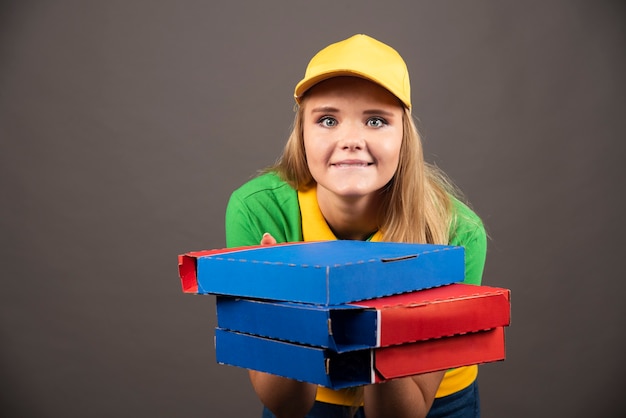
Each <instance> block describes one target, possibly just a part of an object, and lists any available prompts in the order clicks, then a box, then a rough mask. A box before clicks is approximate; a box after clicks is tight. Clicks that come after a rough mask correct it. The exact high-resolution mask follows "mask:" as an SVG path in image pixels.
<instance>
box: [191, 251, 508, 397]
mask: <svg viewBox="0 0 626 418" xmlns="http://www.w3.org/2000/svg"><path fill="white" fill-rule="evenodd" d="M464 272H465V266H464V249H463V248H462V247H456V246H446V245H431V244H405V243H389V242H363V241H347V240H340V241H324V242H308V243H290V244H279V245H274V246H263V247H261V246H254V247H239V248H230V249H219V250H210V251H198V252H191V253H186V254H182V255H179V273H180V278H181V282H182V288H183V292H185V293H193V294H212V295H216V308H217V328H216V330H215V352H216V359H217V362H218V363H220V364H228V365H233V366H238V367H243V368H246V369H253V370H258V371H263V372H268V373H273V374H276V375H280V376H285V377H289V378H293V379H297V380H301V381H305V382H310V383H316V384H318V385H322V386H325V387H328V388H332V389H339V388H344V387H351V386H359V385H364V384H370V383H377V382H382V381H385V380H389V379H393V378H398V377H405V376H411V375H415V374H420V373H425V372H431V371H437V370H447V369H450V368H454V367H460V366H465V365H472V364H480V363H487V362H493V361H498V360H503V359H504V358H505V335H504V329H505V327H506V326H508V325H509V323H510V292H509V290H508V289H503V288H496V287H488V286H472V285H466V284H461V283H460V282H462V281H463V279H464Z"/></svg>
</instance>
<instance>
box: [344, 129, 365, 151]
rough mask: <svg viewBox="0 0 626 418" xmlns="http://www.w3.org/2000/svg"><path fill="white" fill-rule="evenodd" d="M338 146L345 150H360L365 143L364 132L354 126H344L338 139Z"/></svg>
mask: <svg viewBox="0 0 626 418" xmlns="http://www.w3.org/2000/svg"><path fill="white" fill-rule="evenodd" d="M338 145H339V147H340V148H341V149H346V150H360V149H363V147H364V145H365V137H364V132H363V131H362V130H361V129H359V128H358V127H355V126H344V130H343V131H342V133H341V137H340V139H339V144H338Z"/></svg>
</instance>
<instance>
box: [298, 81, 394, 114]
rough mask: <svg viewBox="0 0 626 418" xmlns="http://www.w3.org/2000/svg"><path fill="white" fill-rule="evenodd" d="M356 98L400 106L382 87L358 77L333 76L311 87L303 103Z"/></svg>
mask: <svg viewBox="0 0 626 418" xmlns="http://www.w3.org/2000/svg"><path fill="white" fill-rule="evenodd" d="M332 98H336V99H358V100H359V101H364V100H366V101H371V102H378V103H380V104H386V105H390V106H398V107H402V105H401V104H400V101H399V99H398V98H397V97H396V96H394V95H393V94H392V93H391V92H389V91H388V90H387V89H385V88H384V87H382V86H380V85H378V84H376V83H374V82H372V81H369V80H366V79H363V78H359V77H350V76H341V77H333V78H330V79H327V80H324V81H321V82H320V83H318V84H316V85H315V86H313V87H311V89H310V90H309V91H308V92H307V93H306V96H305V97H304V100H303V105H306V102H308V101H310V100H313V101H317V100H328V99H332Z"/></svg>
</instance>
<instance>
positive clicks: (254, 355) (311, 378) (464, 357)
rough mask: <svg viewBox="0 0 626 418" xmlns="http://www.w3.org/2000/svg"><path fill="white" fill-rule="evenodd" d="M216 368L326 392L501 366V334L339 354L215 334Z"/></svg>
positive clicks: (227, 333) (223, 332)
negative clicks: (479, 366) (440, 372)
mask: <svg viewBox="0 0 626 418" xmlns="http://www.w3.org/2000/svg"><path fill="white" fill-rule="evenodd" d="M215 344H216V348H215V352H216V359H217V361H218V363H221V364H227V365H231V366H238V367H243V368H246V369H252V370H258V371H262V372H267V373H272V374H276V375H279V376H284V377H289V378H291V379H296V380H300V381H304V382H309V383H315V384H318V385H322V386H325V387H329V388H332V389H340V388H345V387H350V386H360V385H365V384H370V383H378V382H382V381H385V380H390V379H394V378H399V377H406V376H411V375H416V374H421V373H427V372H432V371H437V370H446V369H449V368H454V367H460V366H466V365H471V364H480V363H486V362H493V361H498V360H504V358H505V342H504V328H503V327H497V328H494V329H491V330H487V331H479V332H474V333H468V334H462V335H456V336H452V337H443V338H437V339H431V340H426V341H419V342H414V343H409V344H402V345H395V346H390V347H382V348H373V349H365V350H357V351H349V352H345V353H336V352H334V351H332V350H328V349H324V348H319V347H310V346H306V345H300V344H293V343H289V342H284V341H277V340H272V339H269V338H263V337H258V336H253V335H249V334H242V333H237V332H234V331H226V330H223V329H217V330H216V333H215Z"/></svg>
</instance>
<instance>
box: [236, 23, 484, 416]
mask: <svg viewBox="0 0 626 418" xmlns="http://www.w3.org/2000/svg"><path fill="white" fill-rule="evenodd" d="M295 100H296V103H297V110H296V117H295V122H294V128H293V131H292V133H291V135H290V137H289V139H288V141H287V144H286V146H285V149H284V151H283V154H282V156H281V158H280V159H279V160H278V163H277V164H276V165H274V166H273V167H270V168H269V169H267V170H265V172H264V173H263V174H261V175H260V176H258V177H256V178H255V179H252V180H251V181H249V182H248V183H246V184H244V185H243V186H242V187H240V188H239V189H238V190H236V191H235V192H234V193H233V194H232V196H231V199H230V201H229V204H228V207H227V210H226V240H227V245H228V246H229V247H236V246H243V245H257V244H259V242H260V243H261V244H264V245H271V244H275V243H277V242H295V241H319V240H332V239H351V240H372V241H395V242H413V243H432V244H450V245H460V246H463V247H465V257H466V260H465V264H466V279H465V282H466V283H472V284H480V282H481V277H482V272H483V267H484V262H485V255H486V235H485V230H484V227H483V225H482V222H481V221H480V219H479V218H478V216H477V215H476V214H475V213H474V212H472V211H471V210H470V209H469V208H468V206H466V205H465V204H463V203H462V202H461V201H460V200H459V199H458V198H457V197H456V196H457V195H456V194H455V191H454V189H453V188H452V187H451V186H450V183H449V182H448V181H446V178H445V176H444V175H443V174H442V173H441V172H439V171H438V170H436V169H435V168H434V167H432V166H430V165H428V164H426V163H425V162H424V159H423V153H422V146H421V141H420V138H419V135H418V133H417V130H416V127H415V124H414V122H413V119H412V116H411V96H410V83H409V74H408V70H407V68H406V64H405V63H404V60H403V59H402V57H401V56H400V55H399V54H398V53H397V52H396V51H395V50H394V49H392V48H391V47H389V46H388V45H385V44H383V43H381V42H379V41H377V40H375V39H373V38H371V37H369V36H366V35H355V36H353V37H350V38H348V39H346V40H343V41H341V42H338V43H335V44H332V45H329V46H328V47H326V48H324V49H322V50H321V51H320V52H319V53H318V54H316V55H315V56H314V57H313V58H312V59H311V61H310V63H309V65H308V67H307V70H306V72H305V76H304V78H303V80H302V81H300V82H299V83H298V85H297V86H296V89H295ZM477 372H478V371H477V366H468V367H461V368H457V369H453V370H448V371H446V372H443V371H442V372H434V373H427V374H422V375H418V376H412V377H408V378H401V379H395V380H391V381H388V382H385V383H381V384H375V385H368V386H365V387H362V388H353V389H348V390H340V391H333V390H330V389H327V388H323V387H317V386H316V385H313V384H309V383H304V382H298V381H294V380H291V379H287V378H283V377H279V376H275V375H271V374H266V373H261V372H256V371H250V379H251V382H252V384H253V387H254V389H255V391H256V393H257V395H258V396H259V398H260V400H261V401H262V402H263V404H264V406H265V408H264V416H265V417H272V416H276V417H278V418H280V417H305V416H307V417H335V416H337V417H343V416H352V415H353V414H356V415H355V416H361V417H362V416H366V417H367V418H374V417H405V416H406V417H425V416H428V417H477V416H479V413H480V412H479V398H478V388H477V382H476V377H477Z"/></svg>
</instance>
